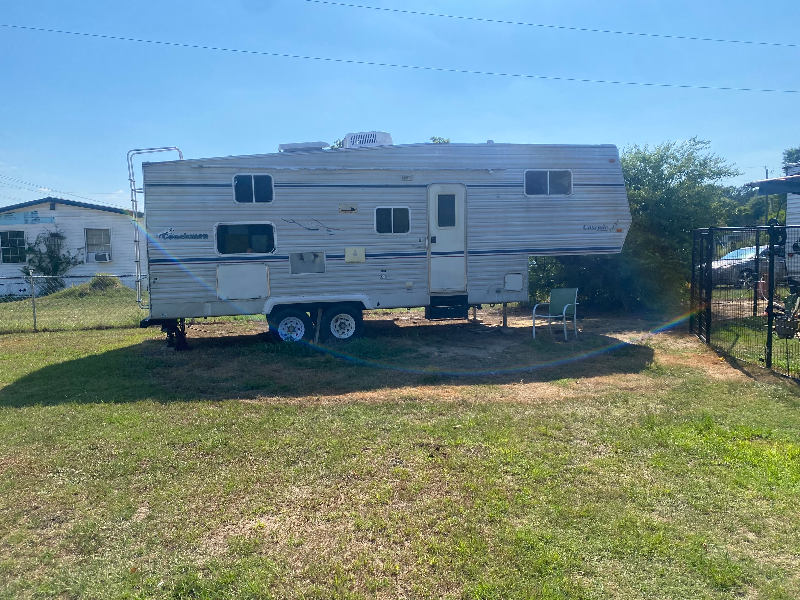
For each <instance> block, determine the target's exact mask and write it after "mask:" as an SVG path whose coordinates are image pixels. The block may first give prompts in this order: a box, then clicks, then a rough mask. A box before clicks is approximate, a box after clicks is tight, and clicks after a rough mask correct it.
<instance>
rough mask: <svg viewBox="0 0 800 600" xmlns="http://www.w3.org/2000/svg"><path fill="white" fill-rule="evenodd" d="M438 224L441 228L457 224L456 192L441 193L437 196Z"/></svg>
mask: <svg viewBox="0 0 800 600" xmlns="http://www.w3.org/2000/svg"><path fill="white" fill-rule="evenodd" d="M436 226H437V227H439V228H444V227H455V226H456V195H455V194H439V195H438V196H437V197H436Z"/></svg>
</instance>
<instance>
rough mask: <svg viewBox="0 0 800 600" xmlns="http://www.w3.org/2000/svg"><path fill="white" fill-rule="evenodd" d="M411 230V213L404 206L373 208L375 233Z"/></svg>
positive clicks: (406, 231)
mask: <svg viewBox="0 0 800 600" xmlns="http://www.w3.org/2000/svg"><path fill="white" fill-rule="evenodd" d="M409 231H411V213H410V211H409V209H408V208H407V207H405V206H399V207H396V208H388V207H387V208H376V209H375V232H376V233H408V232H409Z"/></svg>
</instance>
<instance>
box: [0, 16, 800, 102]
mask: <svg viewBox="0 0 800 600" xmlns="http://www.w3.org/2000/svg"><path fill="white" fill-rule="evenodd" d="M0 26H2V27H9V28H13V29H22V30H26V31H40V32H44V33H61V34H66V35H76V36H82V37H90V38H98V39H105V40H117V41H121V42H137V43H142V44H154V45H159V46H172V47H174V48H190V49H193V50H214V51H218V52H232V53H237V54H252V55H257V56H271V57H275V58H295V59H302V60H314V61H319V62H331V63H339V64H349V65H364V66H370V67H391V68H394V69H409V70H417V71H435V72H438V73H459V74H465V75H491V76H494V77H512V78H516V79H539V80H545V81H570V82H573V83H604V84H609V85H629V86H639V87H656V88H676V89H693V90H715V91H725V92H768V93H780V94H797V93H800V90H781V89H770V88H747V87H732V86H713V85H688V84H677V83H651V82H641V81H616V80H611V79H588V78H581V77H563V76H557V75H526V74H520V73H503V72H499V71H478V70H474V69H452V68H447V67H425V66H419V65H403V64H398V63H386V62H377V61H368V60H355V59H347V58H331V57H323V56H306V55H302V54H286V53H282V52H263V51H259V50H242V49H238V48H223V47H219V46H204V45H201V44H183V43H180V42H164V41H161V40H146V39H140V38H129V37H121V36H116V35H104V34H100V33H83V32H79V31H65V30H61V29H46V28H43V27H27V26H24V25H9V24H6V23H0Z"/></svg>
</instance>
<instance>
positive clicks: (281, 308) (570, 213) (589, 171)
mask: <svg viewBox="0 0 800 600" xmlns="http://www.w3.org/2000/svg"><path fill="white" fill-rule="evenodd" d="M326 146H327V144H324V143H305V144H296V145H295V144H287V145H282V146H281V150H280V151H279V152H278V153H275V154H261V155H253V156H234V157H224V158H206V159H198V160H177V161H169V162H145V163H144V164H143V165H142V171H143V184H142V189H141V190H137V189H136V184H135V182H134V181H133V179H134V178H133V170H132V163H131V159H132V156H133V154H135V153H140V152H142V151H131V154H129V168H131V181H132V189H133V190H134V191H133V192H132V197H133V201H134V209H135V210H136V209H137V206H138V203H137V192H143V193H144V212H145V228H146V236H142V237H143V238H146V241H147V248H146V252H147V266H148V269H147V277H148V278H149V281H148V284H149V285H148V289H149V310H150V317H149V319H147V320H145V321H144V322H143V326H147V325H161V326H162V327H163V328H164V329H165V331H167V332H168V334H173V335H174V334H177V335H178V337H179V341H180V338H181V336H182V331H183V330H182V327H181V326H180V324H181V323H182V320H183V319H186V318H190V317H213V316H223V315H254V314H266V315H267V316H268V320H269V322H270V327H271V329H272V331H274V332H275V333H276V334H277V335H278V336H279V337H280V338H281V339H284V340H299V339H301V338H313V337H314V334H315V333H316V331H317V328H319V329H318V331H319V333H320V335H321V336H322V337H327V338H339V339H348V338H352V337H356V336H358V335H359V334H360V332H361V325H362V320H361V316H362V311H363V310H365V309H366V310H369V309H375V308H401V307H407V308H411V307H425V309H426V316H427V317H428V318H431V319H438V318H466V317H467V311H468V308H469V307H470V306H475V305H479V304H483V303H502V302H519V301H525V300H527V299H528V262H529V257H530V256H544V255H551V256H552V255H569V254H609V253H616V252H620V250H621V249H622V245H623V242H624V241H625V236H626V234H627V232H628V229H629V227H630V223H631V216H630V210H629V207H628V199H627V196H626V193H625V182H624V180H623V176H622V169H621V167H620V161H619V153H618V151H617V148H616V146H613V145H532V144H495V143H492V142H491V141H490V142H487V143H486V144H409V145H397V146H395V145H392V143H391V137H390V136H389V135H388V134H385V133H380V132H370V133H366V134H350V135H348V136H347V137H346V138H345V143H344V147H343V148H337V149H326ZM173 149H174V148H173ZM175 150H176V149H175ZM320 316H321V318H320Z"/></svg>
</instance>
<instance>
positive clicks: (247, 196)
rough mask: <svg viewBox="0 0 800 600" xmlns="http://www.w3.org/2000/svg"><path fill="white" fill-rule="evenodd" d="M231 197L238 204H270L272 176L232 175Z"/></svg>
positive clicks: (271, 198)
mask: <svg viewBox="0 0 800 600" xmlns="http://www.w3.org/2000/svg"><path fill="white" fill-rule="evenodd" d="M233 197H234V200H235V201H236V202H238V203H240V204H248V203H253V202H272V200H273V197H274V193H273V182H272V175H234V176H233Z"/></svg>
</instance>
